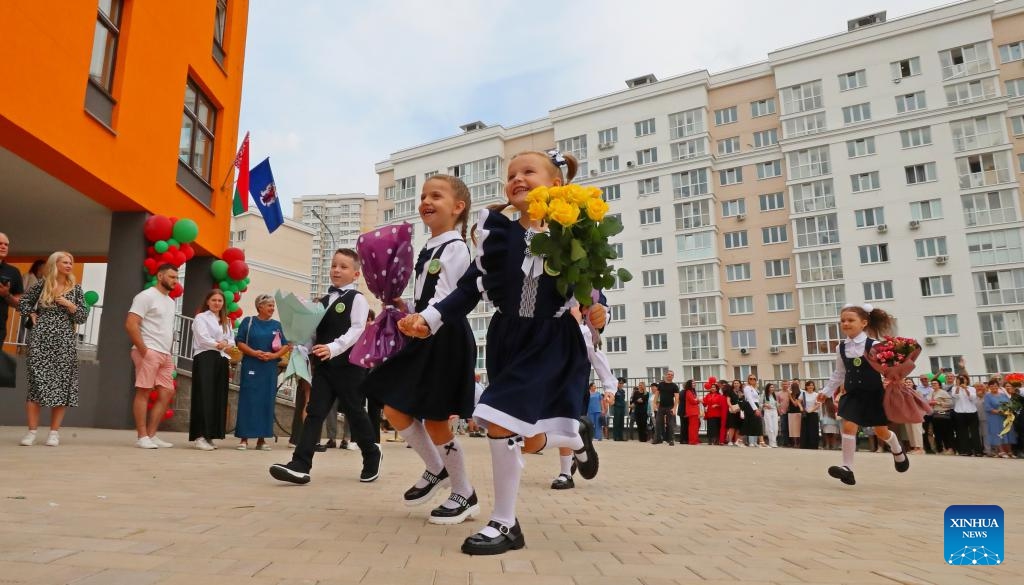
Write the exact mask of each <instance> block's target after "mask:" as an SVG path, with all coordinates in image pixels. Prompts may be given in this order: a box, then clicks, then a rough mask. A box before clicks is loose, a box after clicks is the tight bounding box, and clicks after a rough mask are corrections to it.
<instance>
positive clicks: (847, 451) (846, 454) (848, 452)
mask: <svg viewBox="0 0 1024 585" xmlns="http://www.w3.org/2000/svg"><path fill="white" fill-rule="evenodd" d="M856 452H857V435H847V434H846V433H843V465H845V466H846V467H848V468H850V469H853V454H854V453H856Z"/></svg>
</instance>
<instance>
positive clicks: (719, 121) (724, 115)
mask: <svg viewBox="0 0 1024 585" xmlns="http://www.w3.org/2000/svg"><path fill="white" fill-rule="evenodd" d="M735 121H736V106H732V107H731V108H722V109H721V110H715V126H722V125H724V124H732V123H733V122H735Z"/></svg>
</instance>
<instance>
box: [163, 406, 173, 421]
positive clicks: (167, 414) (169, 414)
mask: <svg viewBox="0 0 1024 585" xmlns="http://www.w3.org/2000/svg"><path fill="white" fill-rule="evenodd" d="M171 418H174V411H173V410H172V409H170V408H168V409H167V412H165V413H164V420H167V419H171Z"/></svg>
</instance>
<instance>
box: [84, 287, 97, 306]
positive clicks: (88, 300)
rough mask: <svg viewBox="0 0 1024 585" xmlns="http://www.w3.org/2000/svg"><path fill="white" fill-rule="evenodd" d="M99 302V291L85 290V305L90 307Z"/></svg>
mask: <svg viewBox="0 0 1024 585" xmlns="http://www.w3.org/2000/svg"><path fill="white" fill-rule="evenodd" d="M98 302H100V293H98V292H96V291H94V290H88V291H85V306H87V307H91V306H93V305H95V304H96V303H98Z"/></svg>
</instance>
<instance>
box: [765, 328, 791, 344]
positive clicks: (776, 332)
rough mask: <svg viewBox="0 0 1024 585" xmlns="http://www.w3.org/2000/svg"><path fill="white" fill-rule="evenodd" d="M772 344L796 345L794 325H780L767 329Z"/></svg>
mask: <svg viewBox="0 0 1024 585" xmlns="http://www.w3.org/2000/svg"><path fill="white" fill-rule="evenodd" d="M768 334H769V336H770V337H771V340H772V345H796V327H780V328H777V329H776V328H772V329H769V330H768Z"/></svg>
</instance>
